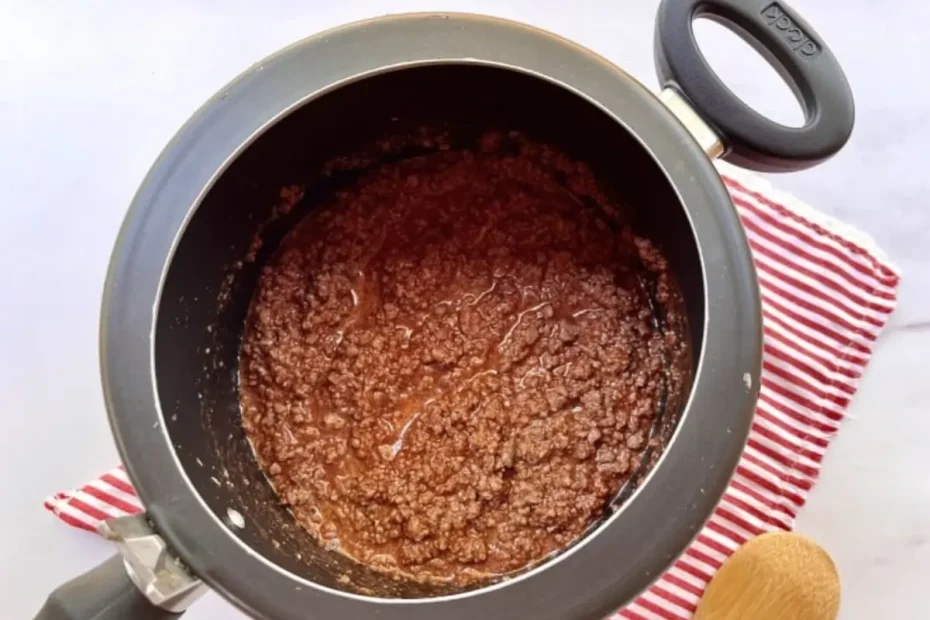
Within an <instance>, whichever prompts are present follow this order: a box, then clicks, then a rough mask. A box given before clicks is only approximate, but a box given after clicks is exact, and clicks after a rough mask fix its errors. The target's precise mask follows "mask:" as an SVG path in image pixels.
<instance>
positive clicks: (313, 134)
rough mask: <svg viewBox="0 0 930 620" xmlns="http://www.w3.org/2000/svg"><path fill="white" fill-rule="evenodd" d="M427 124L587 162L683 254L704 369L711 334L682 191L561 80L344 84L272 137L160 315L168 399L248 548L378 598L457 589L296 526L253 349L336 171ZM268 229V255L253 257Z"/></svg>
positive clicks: (243, 159) (423, 72)
mask: <svg viewBox="0 0 930 620" xmlns="http://www.w3.org/2000/svg"><path fill="white" fill-rule="evenodd" d="M621 120H622V119H621ZM421 126H428V127H442V128H445V129H448V130H449V131H450V132H451V134H452V135H453V137H454V140H453V146H454V147H457V146H468V143H469V141H470V140H472V139H474V137H475V136H477V135H478V134H479V133H480V131H481V130H482V129H485V128H489V127H493V128H501V129H514V130H521V131H524V132H526V133H527V134H529V135H531V136H533V137H534V138H536V139H538V140H541V141H544V142H547V143H550V144H553V145H555V146H557V147H560V148H562V149H564V150H566V151H568V152H569V153H571V154H572V155H573V156H574V157H576V158H578V159H581V160H584V161H586V162H588V163H589V164H590V165H591V166H592V167H593V168H594V170H595V172H596V174H597V175H598V177H599V178H600V180H601V181H602V182H603V183H604V184H605V185H606V186H607V187H608V188H610V190H611V191H614V192H616V194H617V195H618V196H619V197H621V199H622V200H624V202H625V203H626V204H628V205H629V206H630V208H631V210H632V212H633V217H634V221H635V225H636V228H637V230H638V232H640V233H641V234H645V235H646V236H649V237H651V238H652V239H654V240H655V241H656V242H658V244H659V245H660V246H661V247H662V248H663V250H664V252H665V254H666V256H668V258H669V260H670V262H671V264H672V266H673V269H674V271H675V273H676V275H677V278H678V280H679V282H680V284H681V286H682V289H683V292H684V296H685V304H686V310H687V315H688V321H689V326H690V332H691V333H690V337H691V341H692V357H693V359H695V360H697V359H698V358H699V354H700V349H701V346H702V330H703V326H704V311H705V309H704V286H703V280H702V268H701V261H700V256H699V254H698V251H697V246H696V242H695V239H694V235H693V232H692V228H691V225H690V221H689V219H688V216H687V214H686V211H685V209H684V207H683V206H682V204H681V203H680V201H679V199H678V196H677V194H676V192H675V190H674V188H673V187H672V186H671V184H670V183H669V181H668V180H667V178H666V176H665V174H664V172H663V170H662V169H660V167H659V166H658V165H657V164H656V163H655V161H654V160H653V159H652V157H651V156H650V155H649V153H648V151H647V149H646V148H645V147H644V146H643V145H642V144H640V143H639V141H638V140H637V139H636V138H635V137H634V136H632V135H631V134H630V133H629V132H628V131H627V130H626V129H625V128H624V127H623V126H622V125H621V124H620V123H618V122H617V120H616V119H614V118H612V117H611V116H609V115H607V114H606V113H604V112H603V111H601V110H600V108H598V106H597V105H596V104H595V103H592V102H589V101H587V100H585V99H583V98H581V97H580V96H577V95H576V94H574V93H572V92H571V91H569V90H568V89H566V88H564V87H562V86H559V85H556V84H553V83H550V82H548V81H545V80H543V79H540V78H537V77H533V76H531V75H527V74H523V73H518V72H515V71H511V70H507V69H502V68H493V67H488V66H477V65H449V64H443V65H426V66H421V67H417V68H406V69H402V70H395V71H391V72H387V73H382V74H379V75H377V76H373V77H368V78H365V79H362V80H359V81H356V82H353V83H351V84H348V85H343V86H340V87H338V88H335V89H333V90H331V91H330V92H328V93H327V94H324V95H322V96H319V97H317V98H315V99H313V100H312V101H310V102H308V103H306V104H304V105H302V106H301V107H299V108H298V109H296V110H294V111H292V112H290V113H289V114H287V115H286V116H284V117H283V118H282V119H281V120H279V121H278V122H277V123H276V124H274V125H273V126H272V127H270V128H269V129H267V131H265V132H264V133H263V134H262V135H261V136H260V137H259V138H257V139H256V140H255V141H254V142H253V143H252V144H251V145H250V146H249V147H248V148H247V149H246V150H245V151H244V152H243V153H242V154H241V155H240V156H239V157H237V158H236V159H235V160H234V161H233V162H231V164H230V165H229V166H228V168H227V169H226V170H225V172H223V173H222V175H221V176H220V177H219V178H218V179H216V181H215V183H214V184H213V186H212V188H210V189H209V191H208V192H207V193H206V195H205V196H204V197H203V199H202V202H201V204H200V205H199V206H198V207H197V209H196V211H195V212H194V214H193V216H192V217H191V219H190V221H189V222H188V224H187V226H186V229H185V230H184V232H183V234H182V235H181V237H180V239H179V240H178V241H177V245H176V249H175V252H174V255H173V258H172V259H171V263H170V266H169V269H168V271H167V275H166V277H165V280H164V284H163V288H162V292H161V296H160V300H159V303H158V307H157V323H156V331H155V367H156V382H157V389H158V396H159V400H160V404H161V408H162V411H163V414H164V420H165V424H166V427H167V431H168V434H169V436H170V438H171V442H172V444H173V445H174V447H175V450H176V452H177V456H178V459H179V461H180V463H181V465H182V467H183V468H184V470H185V473H186V474H187V477H188V478H189V480H190V482H191V483H192V484H193V486H194V487H195V488H196V490H197V492H198V493H199V495H200V496H201V497H202V499H203V500H204V502H205V503H206V504H207V506H208V507H209V508H210V510H212V511H213V512H214V513H215V514H216V515H217V516H219V517H220V518H221V519H223V520H224V521H225V523H226V524H227V526H228V527H229V528H230V530H231V531H232V532H233V533H234V534H235V535H236V536H237V537H238V538H239V539H240V540H241V541H242V542H243V543H244V544H245V545H247V546H248V547H250V548H251V549H253V550H254V551H255V552H257V553H258V554H260V555H261V556H263V557H264V558H266V559H267V560H269V561H271V562H273V563H274V564H277V565H278V566H280V567H281V568H283V569H286V570H288V571H291V572H293V573H294V574H297V575H300V576H302V577H304V578H306V579H309V580H312V581H314V582H317V583H318V584H321V585H324V586H328V587H330V588H334V589H338V590H346V591H353V592H360V593H363V594H368V595H371V596H379V597H404V598H416V597H423V596H435V595H438V594H443V593H447V592H448V591H446V590H443V589H442V588H437V587H432V586H423V585H418V584H413V583H407V582H400V581H395V580H393V579H389V578H386V577H384V576H383V575H380V574H378V573H375V572H373V571H369V570H367V569H364V568H363V567H360V566H359V565H357V564H355V563H354V562H351V561H350V560H348V559H346V558H345V557H343V556H341V555H339V554H337V553H333V552H330V551H326V550H323V549H322V548H321V547H319V546H318V545H317V544H316V542H315V541H314V540H313V539H311V537H310V536H309V535H308V534H306V533H305V532H304V531H303V530H302V529H300V528H299V527H298V526H297V525H296V524H295V523H294V520H293V518H292V517H291V515H290V513H288V512H287V510H286V509H285V508H283V507H281V506H280V504H279V502H278V500H277V498H276V496H275V495H274V493H273V491H272V489H271V488H270V486H269V484H268V482H267V481H266V479H265V478H264V476H263V475H262V473H261V471H260V470H259V467H258V464H257V463H256V461H255V458H254V455H253V453H252V450H251V448H250V446H249V444H248V442H247V440H246V436H245V433H244V431H243V430H242V428H241V425H240V411H239V402H238V392H237V390H238V387H237V386H238V380H237V374H238V348H239V342H240V337H241V335H242V330H243V325H244V319H245V315H246V312H247V309H248V304H249V301H250V298H251V293H252V290H253V287H254V285H255V282H256V279H257V276H258V273H259V271H260V269H261V268H262V265H263V263H264V262H265V261H266V260H267V259H268V257H269V256H270V255H271V254H272V253H273V252H274V250H275V248H276V246H277V243H278V242H279V241H280V239H281V237H282V236H283V234H284V233H285V232H286V231H287V230H288V229H289V228H290V227H291V226H292V225H293V224H294V223H295V222H296V221H297V220H299V219H300V218H301V217H302V216H303V215H305V214H306V213H307V212H308V211H309V210H310V209H312V208H313V207H314V206H315V205H317V204H319V203H320V201H321V200H323V199H325V198H326V196H327V195H328V194H329V193H330V192H332V191H333V190H334V189H335V188H337V187H338V186H339V185H340V184H343V183H347V182H351V180H352V179H353V178H354V175H353V173H351V172H349V173H341V174H336V175H332V176H329V177H327V176H324V175H323V174H322V173H321V171H322V168H323V165H324V164H325V163H326V162H327V161H329V160H331V159H332V158H333V157H334V156H338V155H349V154H353V153H356V152H358V151H359V149H362V148H363V147H365V146H366V145H371V144H373V143H374V142H375V141H376V140H378V139H379V138H383V137H385V136H388V135H395V134H398V133H403V132H409V131H414V130H416V129H417V128H418V127H421ZM421 152H422V150H420V149H419V148H417V149H413V150H410V149H408V150H401V151H400V152H391V153H390V154H388V155H385V157H388V158H398V157H404V156H410V155H415V154H419V153H421ZM290 185H299V186H302V187H304V188H305V194H304V197H303V198H302V200H301V201H300V202H299V203H298V204H297V206H296V207H295V208H294V209H293V210H292V211H290V212H289V213H287V214H281V213H279V212H278V211H276V209H275V207H276V206H277V205H278V204H279V203H280V197H279V193H280V190H281V188H282V187H284V186H290ZM257 233H260V238H261V239H262V244H261V247H260V248H259V249H258V251H257V252H255V253H254V257H251V259H247V257H248V256H249V254H250V249H253V250H254V249H255V246H254V245H253V241H254V239H255V238H256V234H257ZM680 409H681V403H670V410H669V412H668V414H669V417H668V418H667V419H666V423H667V424H668V425H669V427H671V426H672V425H673V424H674V423H675V422H676V420H677V415H678V413H679V412H680ZM243 524H244V527H239V525H243ZM593 542H595V543H596V541H593Z"/></svg>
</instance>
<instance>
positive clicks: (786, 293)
mask: <svg viewBox="0 0 930 620" xmlns="http://www.w3.org/2000/svg"><path fill="white" fill-rule="evenodd" d="M719 167H720V172H721V175H722V176H723V180H724V182H725V183H726V186H727V188H728V189H729V190H730V194H731V196H732V198H733V203H734V205H736V209H737V210H738V211H739V214H740V217H741V218H742V221H743V225H744V226H745V228H746V232H747V234H748V237H749V243H750V245H751V247H752V252H753V257H754V259H755V262H756V267H757V269H758V272H759V281H760V284H761V288H762V302H763V303H762V310H763V322H764V328H765V338H764V356H763V371H762V387H761V390H762V391H761V395H760V398H759V405H758V407H757V409H756V414H755V419H754V420H753V423H752V430H751V433H750V435H749V442H748V445H747V446H746V450H745V452H744V454H743V456H742V459H741V460H740V462H739V465H738V467H737V470H736V475H735V476H734V478H733V480H732V482H731V483H730V486H729V488H728V489H727V491H726V493H725V494H724V496H723V499H722V501H721V502H720V505H719V506H718V507H717V509H716V511H715V512H714V514H713V516H712V517H711V519H710V521H709V522H708V523H707V525H706V526H705V527H704V529H703V530H702V531H701V533H700V534H699V535H698V537H697V538H696V539H695V541H694V543H692V545H691V546H690V547H689V548H688V549H687V551H685V553H684V555H682V557H681V558H679V559H678V561H677V562H676V563H675V564H674V566H673V567H672V568H671V569H669V571H668V572H666V573H665V574H664V575H662V577H661V578H659V580H658V581H657V582H656V583H655V584H654V585H653V586H652V587H651V588H649V589H648V590H647V591H646V592H644V593H643V594H642V595H641V596H640V597H639V598H638V599H636V600H635V601H634V602H633V603H631V604H630V605H629V606H627V607H625V608H623V609H621V610H619V611H618V612H617V613H616V615H615V616H614V618H631V619H633V620H642V619H650V620H651V619H654V618H655V619H663V620H668V619H671V620H678V619H687V618H690V617H691V616H692V614H693V613H694V611H695V609H696V607H697V602H698V600H699V599H700V597H701V594H702V593H703V591H704V588H705V587H706V586H707V583H708V582H709V581H710V579H711V577H713V575H714V572H715V571H716V570H717V569H718V568H720V565H721V564H722V563H723V561H724V560H725V559H726V558H727V557H728V556H729V555H730V554H731V553H733V551H734V550H736V549H737V548H738V547H739V546H740V545H742V544H743V543H745V542H746V541H747V540H749V539H751V538H753V537H755V536H758V535H759V534H761V533H763V532H768V531H771V530H790V529H792V527H793V526H794V520H795V517H796V516H797V514H798V511H799V510H800V509H801V507H802V506H803V505H804V502H805V500H806V499H807V494H808V492H809V491H810V490H811V487H812V486H813V485H814V482H815V481H816V479H817V477H818V475H819V473H820V466H821V462H822V461H823V457H824V454H825V453H826V451H827V448H828V447H829V445H830V441H831V439H832V438H833V436H834V435H835V434H836V433H837V431H838V430H839V428H840V422H842V420H843V418H844V416H845V415H846V408H847V407H848V405H849V402H850V400H851V399H852V397H853V395H854V394H855V392H856V388H857V385H858V383H859V379H860V377H861V376H862V371H863V369H864V368H865V366H866V364H867V363H868V361H869V357H870V356H871V353H872V345H873V343H874V342H875V340H876V339H877V338H878V335H879V333H880V332H881V330H882V328H883V327H884V325H885V322H886V321H887V320H888V317H889V316H890V314H891V312H892V311H893V310H894V307H895V300H896V297H897V287H898V280H899V275H898V272H897V270H896V269H895V267H894V266H892V265H891V264H890V263H889V262H888V260H887V259H886V258H885V256H884V254H883V253H882V252H881V250H879V249H878V248H877V247H876V246H875V245H874V244H873V243H872V241H871V240H870V239H869V238H868V237H866V236H865V235H863V234H862V233H860V232H858V231H857V230H855V229H852V228H850V227H849V226H846V225H844V224H842V223H840V222H837V221H835V220H833V219H832V218H829V217H827V216H825V215H823V214H821V213H818V212H817V211H815V210H814V209H812V208H811V207H808V206H806V205H804V204H802V203H801V202H799V201H798V200H797V199H796V198H793V197H792V196H790V195H787V194H785V193H783V192H780V191H777V190H775V189H773V188H772V187H771V186H770V185H769V184H768V183H767V182H765V181H764V180H762V179H761V178H759V177H757V176H755V175H753V174H751V173H748V172H746V171H743V170H739V169H737V168H734V167H732V166H729V165H727V164H725V163H721V164H719ZM45 507H46V508H47V509H48V510H50V511H51V512H52V513H54V514H55V515H56V516H58V517H59V518H60V519H61V520H62V521H64V522H65V523H67V524H69V525H72V526H74V527H78V528H83V529H86V530H90V531H96V527H97V525H98V524H99V523H100V521H101V520H104V519H107V518H110V517H116V516H123V515H127V514H133V513H136V512H138V511H140V510H142V505H141V503H140V502H139V499H138V497H137V496H136V494H135V492H134V491H133V488H132V485H131V484H130V482H129V479H128V478H127V477H126V473H125V472H124V471H123V469H122V468H121V467H118V468H116V469H114V470H112V471H110V472H109V473H106V474H104V475H103V476H101V477H100V478H98V479H96V480H93V481H91V482H89V483H88V484H86V485H85V486H83V487H81V488H79V489H76V490H73V491H68V492H65V493H58V494H57V495H54V496H52V497H50V498H48V499H47V500H46V502H45Z"/></svg>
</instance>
